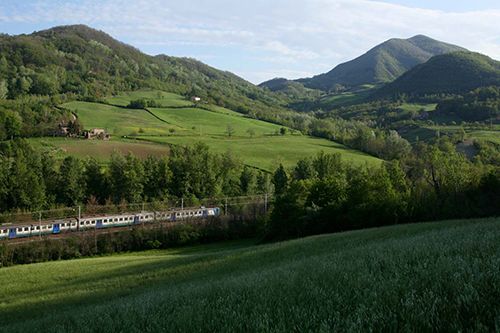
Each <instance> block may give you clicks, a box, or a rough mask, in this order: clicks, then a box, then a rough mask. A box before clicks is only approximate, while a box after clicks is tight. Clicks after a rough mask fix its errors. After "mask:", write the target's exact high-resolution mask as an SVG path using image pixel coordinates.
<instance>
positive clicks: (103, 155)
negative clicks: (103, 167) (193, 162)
mask: <svg viewBox="0 0 500 333" xmlns="http://www.w3.org/2000/svg"><path fill="white" fill-rule="evenodd" d="M28 140H29V141H30V143H32V144H33V146H34V147H35V148H36V149H38V150H40V151H43V152H44V153H49V154H52V155H54V156H55V157H56V158H57V159H63V158H64V157H66V156H68V155H73V156H77V157H81V158H85V157H87V156H92V157H94V158H96V159H97V160H98V161H100V162H103V163H104V162H106V161H108V160H109V157H110V156H111V154H112V153H113V152H114V151H116V152H120V153H122V154H124V155H125V154H127V153H129V152H130V153H132V154H134V155H135V156H137V157H139V158H146V157H148V156H150V155H152V156H158V157H160V156H165V155H168V153H169V151H170V149H169V147H168V146H165V145H157V144H154V143H148V142H140V141H129V140H112V141H101V140H77V139H69V138H68V139H66V138H31V139H28Z"/></svg>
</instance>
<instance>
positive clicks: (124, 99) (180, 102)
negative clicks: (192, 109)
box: [104, 90, 193, 107]
mask: <svg viewBox="0 0 500 333" xmlns="http://www.w3.org/2000/svg"><path fill="white" fill-rule="evenodd" d="M138 99H148V100H153V101H155V102H156V103H157V104H158V105H161V106H162V107H189V106H193V103H192V102H191V101H188V100H186V98H184V97H183V96H181V95H177V94H173V93H168V92H165V91H160V90H137V91H129V92H121V93H119V94H117V95H115V96H109V97H106V98H105V99H104V100H105V101H106V103H109V104H112V105H118V106H127V105H128V104H129V103H130V101H133V100H138Z"/></svg>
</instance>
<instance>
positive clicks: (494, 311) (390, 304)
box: [0, 218, 500, 332]
mask: <svg viewBox="0 0 500 333" xmlns="http://www.w3.org/2000/svg"><path fill="white" fill-rule="evenodd" d="M499 226H500V220H499V219H498V218H497V219H484V220H461V221H444V222H433V223H422V224H412V225H398V226H392V227H384V228H378V229H368V230H361V231H352V232H345V233H339V234H332V235H322V236H315V237H309V238H304V239H299V240H293V241H288V242H281V243H275V244H267V245H254V242H252V241H238V242H229V243H221V244H213V245H204V246H195V247H189V248H178V249H172V250H162V251H159V250H156V251H149V252H143V253H131V254H122V255H115V256H108V257H99V258H90V259H79V260H73V261H65V262H62V261H61V262H49V263H42V264H33V265H25V266H15V267H8V268H2V269H0V283H1V285H2V288H1V290H0V299H1V300H2V301H1V302H0V330H1V331H5V332H36V331H40V332H76V331H78V332H94V331H99V332H153V331H155V332H156V331H166V332H173V331H175V332H192V331H208V332H214V331H216V332H235V331H240V332H241V331H246V332H248V331H252V332H255V331H276V332H290V331H315V332H317V331H322V332H326V331H495V329H498V325H499V320H500V303H499V300H500V264H499V263H500V227H499Z"/></svg>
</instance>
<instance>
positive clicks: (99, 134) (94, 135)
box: [84, 128, 111, 140]
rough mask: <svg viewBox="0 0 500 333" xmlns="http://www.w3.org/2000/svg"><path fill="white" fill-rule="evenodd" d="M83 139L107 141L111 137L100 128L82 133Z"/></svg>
mask: <svg viewBox="0 0 500 333" xmlns="http://www.w3.org/2000/svg"><path fill="white" fill-rule="evenodd" d="M84 136H85V139H88V140H92V139H98V140H109V139H110V138H111V136H110V135H109V134H108V133H106V131H105V130H104V129H102V128H94V129H91V130H90V131H85V133H84Z"/></svg>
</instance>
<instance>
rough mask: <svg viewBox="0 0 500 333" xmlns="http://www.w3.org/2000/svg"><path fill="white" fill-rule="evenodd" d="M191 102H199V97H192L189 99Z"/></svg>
mask: <svg viewBox="0 0 500 333" xmlns="http://www.w3.org/2000/svg"><path fill="white" fill-rule="evenodd" d="M191 101H193V102H201V97H198V96H193V97H191Z"/></svg>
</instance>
